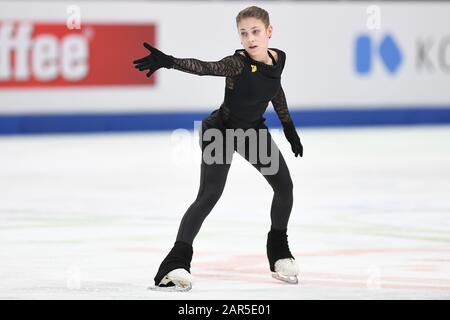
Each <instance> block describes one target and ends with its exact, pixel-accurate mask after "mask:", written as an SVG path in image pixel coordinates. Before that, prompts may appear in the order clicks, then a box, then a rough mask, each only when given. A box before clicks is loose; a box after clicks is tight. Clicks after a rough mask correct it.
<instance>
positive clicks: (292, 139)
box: [283, 121, 303, 157]
mask: <svg viewBox="0 0 450 320" xmlns="http://www.w3.org/2000/svg"><path fill="white" fill-rule="evenodd" d="M283 131H284V135H285V136H286V139H287V140H288V141H289V143H290V144H291V148H292V152H293V153H294V154H295V156H296V157H297V156H298V155H300V157H303V145H302V143H301V142H300V137H299V136H298V134H297V130H295V126H294V123H293V122H292V121H290V122H288V123H287V124H283Z"/></svg>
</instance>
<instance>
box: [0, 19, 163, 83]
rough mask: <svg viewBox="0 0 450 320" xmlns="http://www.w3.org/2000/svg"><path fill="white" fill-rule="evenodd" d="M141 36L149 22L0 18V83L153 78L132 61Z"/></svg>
mask: <svg viewBox="0 0 450 320" xmlns="http://www.w3.org/2000/svg"><path fill="white" fill-rule="evenodd" d="M145 41H147V42H149V43H151V44H155V26H154V25H153V24H83V25H82V28H81V29H74V30H69V29H67V27H66V25H65V23H61V24H55V23H45V24H43V23H33V22H0V88H5V87H6V88H7V87H26V88H27V87H70V86H101V85H141V84H152V83H154V77H155V75H156V73H155V74H154V75H153V76H152V77H151V78H150V79H149V78H147V77H146V76H145V72H139V71H137V70H136V69H135V68H134V65H133V63H132V62H133V60H135V59H136V58H139V57H143V56H145V55H147V54H148V53H149V52H148V51H147V50H145V48H144V47H143V46H142V43H143V42H145Z"/></svg>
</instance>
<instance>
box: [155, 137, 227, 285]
mask: <svg viewBox="0 0 450 320" xmlns="http://www.w3.org/2000/svg"><path fill="white" fill-rule="evenodd" d="M205 146H206V144H203V145H201V147H202V162H201V172H200V187H199V191H198V194H197V198H196V199H195V201H194V202H193V203H192V204H191V205H190V206H189V208H188V209H187V211H186V213H185V214H184V216H183V219H182V220H181V223H180V227H179V230H178V234H177V240H176V242H175V245H174V247H173V248H172V250H171V251H170V252H169V254H168V255H167V257H166V258H165V259H164V261H163V262H162V263H161V265H160V267H159V270H158V274H157V275H156V277H155V285H159V284H160V281H161V280H162V279H163V278H164V277H165V276H166V275H167V274H168V273H169V272H170V271H172V270H175V269H176V268H180V269H185V270H187V271H188V272H190V269H189V268H190V263H191V260H192V253H193V250H192V243H193V241H194V238H195V237H196V235H197V233H198V232H199V230H200V227H201V225H202V223H203V221H204V220H205V218H206V217H207V216H208V214H209V213H210V212H211V210H212V209H213V207H214V206H215V204H216V203H217V201H218V200H219V198H220V196H221V195H222V192H223V189H224V187H225V182H226V179H227V175H228V171H229V168H230V165H231V161H229V162H225V161H224V163H222V164H216V163H213V164H207V163H206V162H205V161H204V158H203V151H204V147H205ZM231 158H232V157H231Z"/></svg>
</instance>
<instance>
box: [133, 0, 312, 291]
mask: <svg viewBox="0 0 450 320" xmlns="http://www.w3.org/2000/svg"><path fill="white" fill-rule="evenodd" d="M236 24H237V29H238V32H239V37H240V40H241V44H242V46H243V48H244V49H237V50H235V52H234V54H233V55H229V56H226V57H224V58H223V59H221V60H220V61H214V62H206V61H201V60H198V59H193V58H175V57H173V56H170V55H166V54H164V53H163V52H161V51H160V50H158V49H156V48H154V47H152V46H151V45H149V44H147V43H144V46H145V47H146V48H147V49H148V50H149V51H150V54H149V55H148V56H146V57H144V58H141V59H137V60H135V61H134V64H135V68H136V69H138V70H139V71H144V70H148V72H147V77H150V76H151V75H152V74H153V73H154V72H155V71H156V70H158V69H159V68H168V69H176V70H179V71H182V72H188V73H192V74H195V75H200V76H204V75H209V76H221V77H226V81H225V98H224V101H223V103H222V104H221V106H220V108H218V109H216V110H214V111H213V112H212V113H211V114H210V115H209V116H208V117H206V118H204V119H203V120H202V134H201V139H200V146H201V149H202V162H201V176H200V188H199V191H198V195H197V198H196V199H195V201H194V202H193V203H192V204H191V206H190V207H189V208H188V209H187V211H186V213H185V214H184V216H183V219H182V220H181V223H180V226H179V230H178V234H177V238H176V241H175V244H174V246H173V248H172V249H171V251H170V252H169V253H168V255H167V256H166V258H165V259H164V260H163V261H162V263H161V265H160V267H159V270H158V272H157V274H156V276H155V278H154V280H155V286H154V287H153V289H156V290H176V291H187V290H190V289H191V288H192V283H193V277H192V275H191V273H190V266H191V260H192V255H193V248H192V243H193V241H194V238H195V237H196V235H197V233H198V232H199V230H200V227H201V225H202V223H203V221H204V220H205V218H206V217H207V216H208V214H209V213H210V212H211V210H212V209H213V207H214V206H215V204H216V203H217V201H218V200H219V198H220V196H221V194H222V191H223V189H224V187H225V182H226V179H227V174H228V170H229V168H230V165H231V159H232V153H233V152H234V151H238V153H239V154H240V155H241V156H243V157H244V158H245V159H246V160H247V161H249V162H250V163H252V165H253V166H254V167H255V168H256V169H258V170H259V171H260V172H261V173H262V174H263V176H264V178H265V179H266V180H267V182H268V183H269V184H270V185H271V187H272V189H273V191H274V195H273V199H272V206H271V215H270V217H271V228H270V231H269V232H268V236H267V244H266V248H267V258H268V261H269V267H270V270H271V271H272V275H273V277H274V278H276V279H279V280H282V281H286V282H288V283H298V279H297V275H298V266H297V264H296V262H295V259H294V257H293V256H292V254H291V252H290V250H289V246H288V241H287V225H288V220H289V216H290V213H291V209H292V204H293V192H292V190H293V184H292V180H291V176H290V173H289V170H288V167H287V166H286V162H285V160H284V158H283V156H282V155H281V153H280V151H279V149H278V148H277V146H276V144H275V142H274V141H273V140H272V137H271V136H270V133H269V130H268V128H267V126H266V125H265V123H264V121H265V118H264V117H263V114H264V112H265V110H266V108H267V106H268V103H269V101H271V102H272V104H273V106H274V109H275V111H276V113H277V115H278V117H279V119H280V121H281V123H282V125H283V131H284V134H285V136H286V138H287V140H288V141H289V143H290V144H291V148H292V151H293V152H294V154H295V156H296V157H297V156H298V155H300V157H302V156H303V146H302V144H301V142H300V138H299V136H298V134H297V131H296V130H295V126H294V123H293V121H292V119H291V117H290V114H289V111H288V108H287V102H286V97H285V94H284V91H283V88H282V86H281V82H280V80H281V74H282V71H283V68H284V65H285V61H286V54H285V53H284V52H283V51H282V50H280V49H277V48H269V47H268V42H269V39H270V38H271V36H272V26H271V24H270V21H269V14H268V13H267V11H265V10H264V9H261V8H259V7H255V6H252V7H248V8H246V9H244V10H242V11H241V12H239V14H238V15H237V17H236ZM209 129H215V130H216V132H217V130H218V132H220V133H223V135H224V138H223V139H222V142H220V143H219V144H222V143H223V147H224V149H225V148H227V147H230V145H229V143H230V140H227V139H226V138H225V133H226V131H229V130H230V129H233V130H236V129H242V130H245V131H250V130H256V131H257V132H258V134H257V135H256V138H257V140H256V143H257V147H258V148H262V146H266V147H267V148H268V149H269V150H270V153H271V155H272V156H273V155H275V156H277V159H278V163H277V168H276V169H277V170H276V171H275V172H270V173H267V174H264V173H263V170H264V168H266V166H265V165H266V164H267V163H263V161H262V159H261V158H260V156H259V154H258V156H257V159H256V161H250V159H251V157H250V156H249V154H250V153H251V152H250V149H252V147H253V146H254V145H253V146H252V145H251V144H254V143H255V142H254V141H253V142H248V143H247V140H244V149H245V150H244V151H243V150H242V148H240V146H242V143H238V146H237V145H236V144H235V141H234V138H233V141H232V144H233V145H232V146H231V148H232V150H233V152H232V153H231V157H230V154H228V153H225V152H224V153H221V152H220V151H217V150H216V154H215V156H219V157H223V156H224V155H225V154H226V156H225V157H223V158H225V160H224V161H215V162H213V163H211V161H206V160H205V159H206V156H207V155H206V152H207V150H210V149H209V148H208V146H209V145H210V143H211V142H209V141H207V140H208V139H204V138H203V137H204V135H203V134H204V132H205V131H206V130H209ZM263 132H264V133H265V134H259V133H263ZM214 141H215V140H214ZM208 155H209V156H211V155H210V154H208ZM272 158H273V157H272Z"/></svg>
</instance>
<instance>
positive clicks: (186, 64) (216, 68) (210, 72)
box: [173, 56, 244, 77]
mask: <svg viewBox="0 0 450 320" xmlns="http://www.w3.org/2000/svg"><path fill="white" fill-rule="evenodd" d="M173 67H174V69H177V70H180V71H184V72H188V73H193V74H196V75H199V76H220V77H233V76H237V75H239V74H240V73H241V72H242V70H243V69H244V62H243V61H242V59H241V58H239V57H237V56H227V57H225V58H223V59H221V60H220V61H201V60H198V59H193V58H186V59H179V58H174V65H173Z"/></svg>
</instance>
